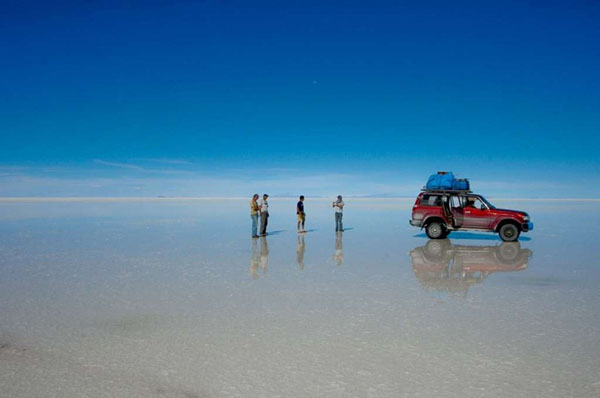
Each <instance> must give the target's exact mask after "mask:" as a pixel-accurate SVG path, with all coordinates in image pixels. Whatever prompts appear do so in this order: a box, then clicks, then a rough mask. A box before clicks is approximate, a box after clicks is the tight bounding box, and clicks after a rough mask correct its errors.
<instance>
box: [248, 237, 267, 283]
mask: <svg viewBox="0 0 600 398" xmlns="http://www.w3.org/2000/svg"><path fill="white" fill-rule="evenodd" d="M257 246H258V245H257V243H256V239H252V254H251V256H250V275H251V276H252V279H258V277H259V274H258V271H259V270H261V271H262V272H263V273H266V272H267V268H268V267H269V245H268V243H267V238H265V237H264V236H263V237H261V238H260V252H259V251H258V248H257Z"/></svg>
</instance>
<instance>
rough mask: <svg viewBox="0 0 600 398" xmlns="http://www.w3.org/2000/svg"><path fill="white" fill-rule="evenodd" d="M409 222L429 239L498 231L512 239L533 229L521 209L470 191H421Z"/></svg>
mask: <svg viewBox="0 0 600 398" xmlns="http://www.w3.org/2000/svg"><path fill="white" fill-rule="evenodd" d="M410 225H412V226H414V227H420V228H425V232H426V233H427V236H429V237H430V238H431V239H443V238H445V237H447V236H448V235H449V234H450V232H451V231H459V230H461V231H462V230H465V231H487V232H498V234H499V235H500V238H501V239H502V240H503V241H505V242H513V241H516V240H517V239H518V238H519V235H520V234H521V232H528V231H531V230H533V223H532V222H531V221H530V219H529V215H528V214H527V213H525V212H522V211H516V210H506V209H497V208H496V207H495V206H493V205H492V204H491V203H490V202H488V201H487V200H486V199H485V198H484V197H483V196H481V195H478V194H474V193H472V192H470V191H445V190H440V191H423V192H421V193H420V194H419V196H417V200H416V201H415V205H414V206H413V208H412V219H411V220H410Z"/></svg>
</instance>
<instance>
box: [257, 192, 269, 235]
mask: <svg viewBox="0 0 600 398" xmlns="http://www.w3.org/2000/svg"><path fill="white" fill-rule="evenodd" d="M268 197H269V195H267V194H264V195H263V198H262V200H261V201H260V203H259V206H260V235H261V236H265V235H266V234H267V223H268V222H269V203H268V202H267V198H268Z"/></svg>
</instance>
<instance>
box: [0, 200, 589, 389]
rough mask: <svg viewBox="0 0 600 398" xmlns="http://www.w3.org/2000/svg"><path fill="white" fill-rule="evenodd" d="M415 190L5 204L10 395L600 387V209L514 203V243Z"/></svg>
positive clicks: (3, 352) (5, 378) (2, 325)
mask: <svg viewBox="0 0 600 398" xmlns="http://www.w3.org/2000/svg"><path fill="white" fill-rule="evenodd" d="M412 202H413V201H412V200H408V199H407V200H403V199H362V200H356V199H355V200H352V199H348V200H347V201H346V209H345V215H344V227H345V231H344V232H343V233H338V234H336V233H335V231H334V216H333V212H332V209H331V203H330V202H328V201H325V200H311V199H310V198H308V199H307V201H306V212H307V225H306V227H307V229H308V232H307V233H306V234H302V235H298V234H297V233H296V217H295V201H292V200H284V199H281V200H272V203H271V217H270V221H269V229H270V231H271V234H270V235H269V236H267V237H264V238H260V239H252V238H251V237H250V217H249V215H248V213H249V212H248V208H249V206H248V201H246V200H217V199H214V200H169V199H164V200H156V201H101V200H98V201H89V202H86V201H82V202H77V201H76V202H60V201H59V202H18V201H15V202H0V271H1V277H0V396H2V397H82V396H90V397H188V398H189V397H278V396H280V397H315V396H327V397H348V396H353V397H354V396H356V397H398V396H410V397H431V396H441V397H499V396H500V397H525V396H527V397H530V396H545V397H569V396H573V397H589V396H598V395H600V355H599V354H600V332H599V330H600V310H599V308H600V293H599V289H598V287H599V285H600V264H599V262H598V254H597V252H598V248H597V239H598V234H599V233H600V228H599V227H598V225H600V204H599V203H598V202H583V201H580V202H578V201H572V202H568V201H543V200H537V201H516V200H512V201H511V200H503V201H497V203H496V204H497V205H498V206H502V207H512V208H517V209H521V210H525V211H528V212H529V213H530V214H531V215H532V218H533V221H534V223H535V230H534V231H533V232H531V233H528V234H524V235H523V236H522V238H521V241H520V242H519V243H515V244H503V243H502V242H501V241H500V240H499V238H498V237H497V236H496V235H491V234H485V233H466V232H457V233H453V234H451V235H450V236H449V239H446V240H441V241H430V240H429V239H427V237H426V236H425V235H424V234H423V233H422V231H420V230H418V229H416V228H412V227H410V226H409V225H408V218H409V217H410V208H411V206H412Z"/></svg>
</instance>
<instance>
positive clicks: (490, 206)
mask: <svg viewBox="0 0 600 398" xmlns="http://www.w3.org/2000/svg"><path fill="white" fill-rule="evenodd" d="M479 199H481V201H482V202H483V203H485V204H486V205H487V207H489V208H490V209H495V208H496V206H494V205H493V204H491V203H490V202H489V201H488V200H487V199H486V198H484V197H483V196H480V197H479Z"/></svg>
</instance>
